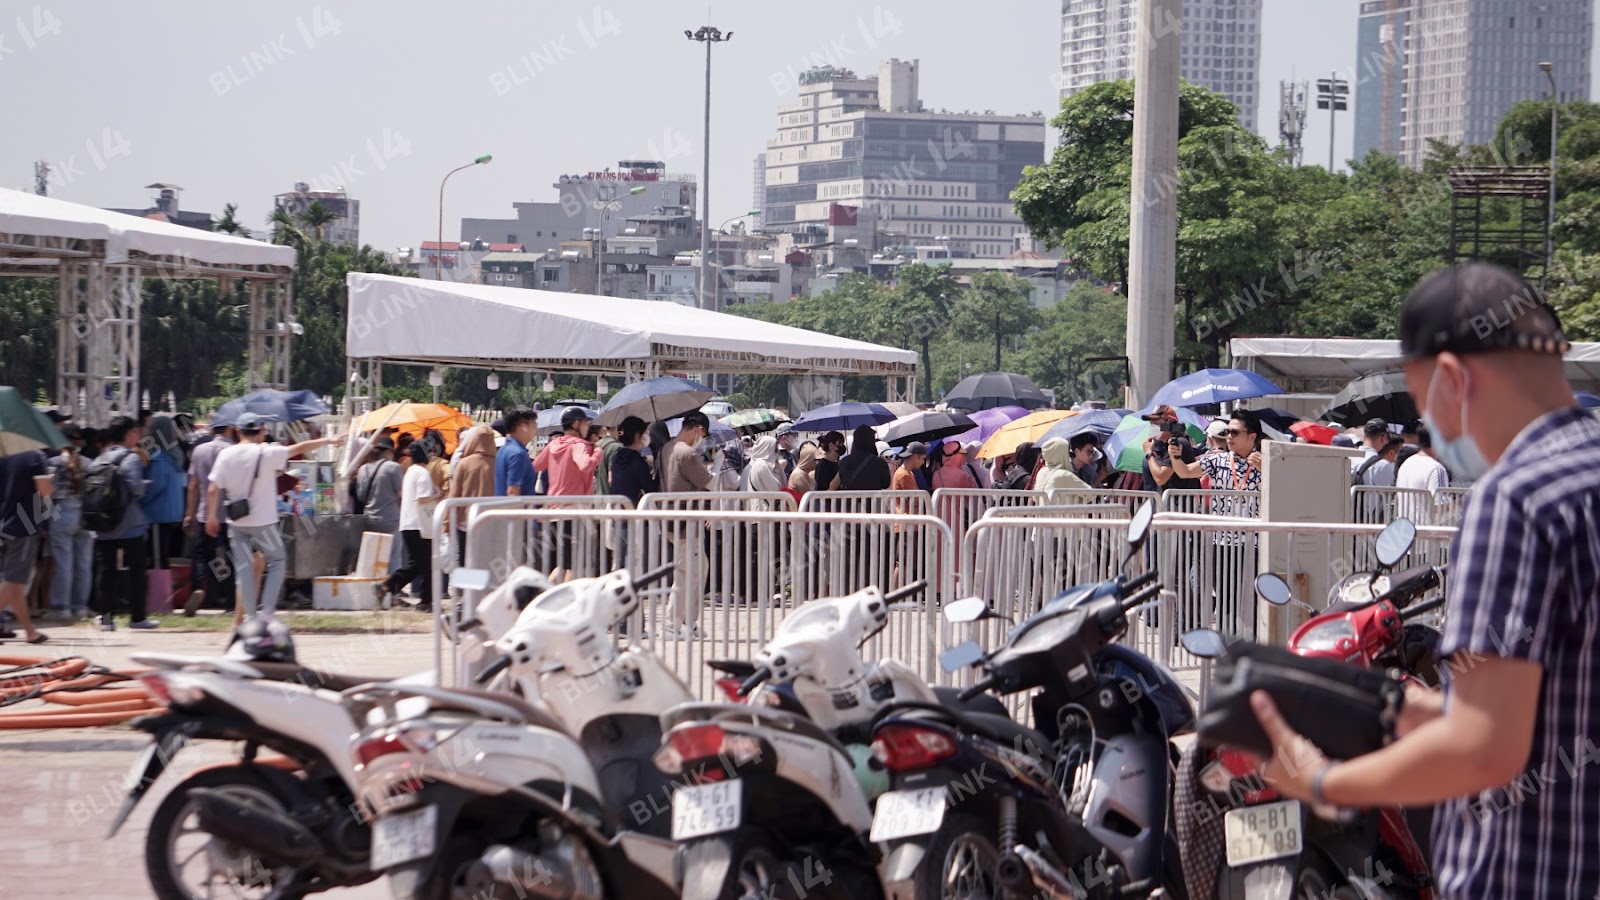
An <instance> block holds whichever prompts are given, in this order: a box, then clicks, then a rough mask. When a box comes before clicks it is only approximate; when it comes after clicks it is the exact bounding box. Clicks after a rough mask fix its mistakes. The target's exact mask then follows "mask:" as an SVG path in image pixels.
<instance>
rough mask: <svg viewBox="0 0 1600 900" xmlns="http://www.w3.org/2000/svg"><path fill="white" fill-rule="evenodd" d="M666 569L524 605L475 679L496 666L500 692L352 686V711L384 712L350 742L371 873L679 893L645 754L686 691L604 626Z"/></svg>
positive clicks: (437, 890) (423, 893)
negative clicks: (411, 712)
mask: <svg viewBox="0 0 1600 900" xmlns="http://www.w3.org/2000/svg"><path fill="white" fill-rule="evenodd" d="M531 571H532V570H529V569H518V570H516V571H514V572H512V573H511V575H510V576H509V577H508V582H512V583H514V582H516V581H518V580H519V579H521V578H523V577H525V576H526V575H527V574H528V573H530V572H531ZM671 572H672V567H671V566H670V565H669V566H663V567H662V568H659V569H656V570H654V571H652V572H649V573H647V574H645V575H644V576H642V577H640V578H638V579H635V578H633V577H632V576H630V575H629V573H628V572H626V571H617V572H612V573H611V574H609V575H605V576H602V577H599V578H585V579H578V580H574V581H570V582H567V583H565V584H562V585H560V586H558V587H555V588H553V589H551V590H550V591H548V592H547V593H545V594H543V595H542V596H540V597H539V598H538V599H537V600H535V601H534V602H532V603H531V604H529V605H528V607H527V608H526V609H525V610H523V611H522V613H521V615H520V616H519V617H518V619H517V621H516V623H515V625H514V626H512V627H511V629H510V630H509V631H508V632H507V633H506V634H505V636H504V637H502V638H500V639H499V640H498V641H496V642H495V643H494V645H493V650H494V651H497V652H498V653H500V654H501V657H500V658H499V660H497V661H495V662H493V663H491V664H489V665H488V666H486V667H485V668H483V669H482V671H481V672H480V673H479V674H478V676H477V680H479V681H488V680H490V679H493V678H496V677H499V676H501V674H502V673H504V676H505V678H506V680H507V682H508V684H509V687H510V692H509V693H505V694H495V695H490V694H482V695H479V696H477V697H475V698H466V699H464V698H462V696H461V695H460V694H457V695H453V696H446V695H442V694H441V692H439V691H438V690H437V689H435V688H429V687H425V686H420V687H419V686H416V685H403V684H387V685H369V686H366V687H363V688H358V689H356V690H353V691H349V692H347V693H346V694H345V700H346V703H347V705H349V706H350V707H351V710H352V713H353V714H355V715H357V716H360V717H363V718H365V717H367V716H368V715H370V714H372V713H373V712H374V711H375V710H379V709H381V710H382V713H380V714H378V716H379V719H378V724H375V725H373V726H371V727H368V728H367V729H366V730H365V731H363V732H362V734H361V735H360V736H359V737H358V738H357V739H356V744H355V747H356V750H355V752H356V756H357V757H358V759H359V760H360V778H361V783H360V789H359V795H358V796H359V798H360V801H361V803H362V804H363V805H364V807H365V808H366V809H368V810H369V811H370V812H371V813H372V815H374V817H375V824H374V827H373V838H372V864H373V868H375V869H383V870H384V871H386V872H387V873H388V875H389V876H390V887H391V890H393V891H394V893H395V895H396V896H397V897H403V898H417V900H421V898H430V900H431V898H445V897H456V896H468V897H506V898H509V897H520V898H526V897H529V896H533V897H544V898H552V900H553V898H561V900H585V898H599V897H607V896H609V897H621V896H626V897H629V898H634V897H644V898H653V897H660V898H663V900H665V898H669V897H672V896H674V895H675V893H676V892H675V891H674V890H673V889H672V884H673V883H674V882H675V880H676V877H675V868H674V867H675V862H676V857H677V847H676V846H675V845H674V844H673V843H672V842H671V841H670V840H668V838H667V833H666V831H667V826H668V823H667V822H666V821H665V820H664V817H657V816H655V815H653V813H652V812H651V810H652V809H654V808H655V807H656V806H657V805H661V806H664V805H665V804H666V802H667V799H666V798H667V797H668V796H669V795H670V794H671V791H672V785H671V784H670V782H669V781H668V780H667V779H666V778H664V777H663V776H662V775H661V774H660V773H659V772H657V771H656V770H655V769H654V768H652V766H651V765H650V756H651V754H652V753H653V752H654V751H655V750H656V748H657V747H659V746H660V742H661V732H660V720H659V714H660V712H661V711H662V710H664V709H666V708H668V707H671V706H674V705H676V704H679V703H683V702H685V701H687V700H689V699H690V698H691V694H690V693H689V690H688V688H687V687H686V686H685V685H684V684H683V682H682V681H681V680H680V679H679V678H678V677H677V676H676V675H674V674H673V673H672V672H671V671H670V670H669V669H667V668H666V666H665V665H663V664H662V662H661V661H660V660H659V659H658V658H657V657H656V656H655V655H654V654H651V653H649V652H647V651H645V650H643V649H640V648H638V647H630V648H628V649H627V650H621V649H619V648H618V646H617V642H616V639H615V638H614V637H612V636H611V635H608V634H607V631H608V630H609V629H612V628H614V627H615V626H616V625H617V624H618V623H620V622H623V621H624V620H626V619H627V618H628V616H630V615H632V614H633V612H634V611H635V610H637V609H638V606H639V592H640V590H641V589H642V588H644V587H645V586H646V585H648V584H650V583H651V582H654V581H656V580H659V579H661V578H664V577H666V576H667V575H668V574H670V573H671ZM413 697H425V698H428V699H429V700H430V701H432V707H433V708H432V709H431V710H430V711H429V713H428V714H427V715H426V716H425V717H420V718H407V717H405V716H404V715H403V714H402V713H401V711H400V710H399V709H398V708H397V704H398V703H399V702H401V701H403V700H405V699H407V698H413ZM368 721H371V720H370V719H368ZM658 820H659V821H658Z"/></svg>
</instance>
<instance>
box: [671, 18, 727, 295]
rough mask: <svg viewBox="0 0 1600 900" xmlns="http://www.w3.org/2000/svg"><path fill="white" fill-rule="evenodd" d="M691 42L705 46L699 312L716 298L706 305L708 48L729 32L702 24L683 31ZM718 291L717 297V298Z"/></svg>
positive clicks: (708, 249) (708, 274) (708, 244)
mask: <svg viewBox="0 0 1600 900" xmlns="http://www.w3.org/2000/svg"><path fill="white" fill-rule="evenodd" d="M683 34H684V36H685V37H687V38H688V39H689V40H691V41H699V42H700V43H702V44H705V45H706V109H705V137H704V145H705V159H704V161H703V165H702V168H701V176H700V297H699V305H700V308H701V309H715V308H716V306H715V303H716V295H713V297H712V300H711V302H710V303H707V302H706V290H707V287H708V286H709V284H710V279H711V234H710V229H711V45H713V44H719V43H722V42H723V41H729V40H732V39H733V32H731V31H730V32H728V33H727V34H723V33H722V31H721V30H719V29H718V28H716V27H715V26H713V25H702V26H700V29H699V30H698V31H684V33H683ZM720 293H721V292H720V291H719V292H718V294H719V295H720Z"/></svg>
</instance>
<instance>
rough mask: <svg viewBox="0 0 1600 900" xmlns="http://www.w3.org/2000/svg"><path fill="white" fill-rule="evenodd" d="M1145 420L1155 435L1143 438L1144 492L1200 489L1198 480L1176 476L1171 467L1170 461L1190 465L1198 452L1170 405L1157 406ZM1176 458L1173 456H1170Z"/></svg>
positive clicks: (1177, 474)
mask: <svg viewBox="0 0 1600 900" xmlns="http://www.w3.org/2000/svg"><path fill="white" fill-rule="evenodd" d="M1144 418H1145V420H1146V421H1148V422H1151V423H1153V424H1154V425H1155V426H1156V432H1155V433H1154V434H1152V435H1150V436H1149V437H1147V438H1145V439H1144V488H1143V489H1144V490H1146V491H1149V492H1150V493H1152V494H1160V493H1165V492H1166V491H1167V490H1169V489H1176V490H1180V491H1198V490H1200V478H1199V477H1198V476H1196V477H1193V478H1190V477H1187V476H1184V475H1181V474H1179V473H1178V471H1177V470H1175V469H1174V468H1173V466H1172V461H1173V460H1174V459H1176V460H1178V461H1180V462H1183V463H1189V464H1192V463H1193V462H1194V461H1195V460H1197V459H1199V458H1200V449H1199V448H1198V447H1196V446H1195V445H1194V442H1192V441H1190V440H1189V435H1188V434H1186V433H1185V432H1184V429H1183V425H1182V424H1180V423H1179V422H1178V412H1177V410H1175V409H1173V408H1172V407H1170V406H1158V407H1156V408H1155V410H1154V411H1152V412H1151V413H1150V414H1149V415H1147V416H1145V417H1144ZM1174 453H1176V454H1177V455H1176V456H1174V455H1173V454H1174Z"/></svg>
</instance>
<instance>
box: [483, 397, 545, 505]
mask: <svg viewBox="0 0 1600 900" xmlns="http://www.w3.org/2000/svg"><path fill="white" fill-rule="evenodd" d="M505 426H506V432H505V434H506V442H505V443H504V444H502V445H501V446H500V451H499V452H498V453H496V454H495V459H494V495H495V496H496V497H520V496H524V495H529V496H531V495H532V494H533V487H534V481H535V477H536V476H535V475H534V474H533V459H532V457H530V456H529V455H528V445H529V444H531V443H533V439H534V436H535V435H536V434H538V431H539V414H538V413H536V412H534V411H533V410H531V409H514V410H512V411H511V412H508V413H506V417H505Z"/></svg>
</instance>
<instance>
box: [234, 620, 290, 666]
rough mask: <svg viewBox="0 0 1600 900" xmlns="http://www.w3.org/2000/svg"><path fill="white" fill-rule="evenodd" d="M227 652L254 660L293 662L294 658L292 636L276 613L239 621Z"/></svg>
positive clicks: (236, 657)
mask: <svg viewBox="0 0 1600 900" xmlns="http://www.w3.org/2000/svg"><path fill="white" fill-rule="evenodd" d="M226 655H227V656H228V657H229V658H232V659H248V660H253V661H255V662H280V663H292V662H294V661H295V658H294V638H293V637H292V636H290V634H289V626H287V625H285V624H283V622H282V621H280V620H279V619H278V618H277V617H276V616H271V615H266V616H262V615H253V616H249V617H247V618H246V619H245V620H244V621H243V622H240V623H239V627H238V629H236V630H235V631H234V632H233V640H231V641H230V642H229V643H228V652H227V654H226Z"/></svg>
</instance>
